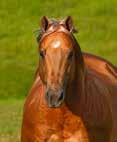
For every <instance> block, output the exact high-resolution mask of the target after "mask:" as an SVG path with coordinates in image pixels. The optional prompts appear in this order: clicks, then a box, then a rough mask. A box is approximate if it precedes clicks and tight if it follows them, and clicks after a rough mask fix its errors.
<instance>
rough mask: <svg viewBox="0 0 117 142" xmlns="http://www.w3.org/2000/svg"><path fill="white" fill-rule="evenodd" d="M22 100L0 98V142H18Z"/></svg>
mask: <svg viewBox="0 0 117 142" xmlns="http://www.w3.org/2000/svg"><path fill="white" fill-rule="evenodd" d="M22 107H23V100H21V99H20V100H17V99H8V100H0V142H19V140H20V131H21V120H22V117H21V116H22Z"/></svg>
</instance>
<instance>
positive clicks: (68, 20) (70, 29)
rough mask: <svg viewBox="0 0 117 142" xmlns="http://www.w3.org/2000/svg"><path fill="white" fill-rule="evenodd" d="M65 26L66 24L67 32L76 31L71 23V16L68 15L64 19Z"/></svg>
mask: <svg viewBox="0 0 117 142" xmlns="http://www.w3.org/2000/svg"><path fill="white" fill-rule="evenodd" d="M64 22H65V26H66V29H67V30H68V31H69V32H72V33H77V32H78V31H77V30H76V29H75V27H74V25H73V20H72V17H71V16H68V17H67V18H66V19H65V21H64Z"/></svg>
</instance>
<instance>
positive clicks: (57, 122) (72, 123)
mask: <svg viewBox="0 0 117 142" xmlns="http://www.w3.org/2000/svg"><path fill="white" fill-rule="evenodd" d="M42 115H43V116H44V119H43V118H42ZM35 127H36V129H37V131H38V133H37V135H38V137H39V138H40V140H41V141H48V142H80V141H82V142H88V137H87V132H86V129H85V127H84V125H83V122H82V120H81V119H80V117H78V116H74V115H73V114H72V113H69V112H65V113H63V112H61V111H59V110H58V111H57V112H54V111H51V113H47V112H46V113H43V114H41V116H39V123H38V124H37V125H35ZM78 140H79V141H78Z"/></svg>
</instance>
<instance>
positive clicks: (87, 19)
mask: <svg viewBox="0 0 117 142" xmlns="http://www.w3.org/2000/svg"><path fill="white" fill-rule="evenodd" d="M116 5H117V0H95V1H94V0H90V1H89V0H72V1H68V0H58V1H57V0H53V1H49V0H44V1H42V0H33V1H32V0H0V142H16V141H18V137H19V129H20V122H21V110H22V102H23V101H22V100H23V98H24V96H26V95H27V93H28V90H29V88H30V86H31V84H32V80H33V76H34V72H35V69H36V66H37V64H38V53H37V44H36V40H35V35H34V33H33V31H35V30H36V29H38V28H39V20H40V18H41V17H42V16H43V15H46V16H49V17H52V18H53V17H54V18H64V17H66V16H67V15H71V16H72V17H73V19H74V23H75V25H76V27H77V29H78V30H79V33H78V34H76V35H75V36H76V38H77V40H78V42H79V43H80V45H81V48H82V50H83V51H86V52H91V53H93V54H96V55H99V56H102V57H104V58H106V59H108V60H109V61H111V62H112V63H113V64H114V65H117V47H116V46H117V43H116V41H117V25H116V23H117V18H116V16H117V8H116Z"/></svg>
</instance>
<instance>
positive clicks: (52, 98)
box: [46, 91, 65, 108]
mask: <svg viewBox="0 0 117 142" xmlns="http://www.w3.org/2000/svg"><path fill="white" fill-rule="evenodd" d="M64 98H65V93H64V91H61V93H58V94H48V95H46V101H47V105H48V107H49V108H58V107H61V105H62V104H63V102H64Z"/></svg>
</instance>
